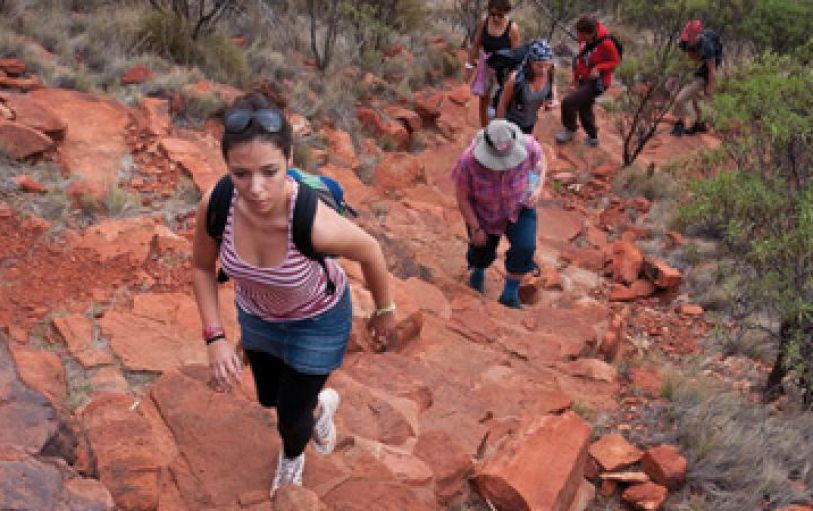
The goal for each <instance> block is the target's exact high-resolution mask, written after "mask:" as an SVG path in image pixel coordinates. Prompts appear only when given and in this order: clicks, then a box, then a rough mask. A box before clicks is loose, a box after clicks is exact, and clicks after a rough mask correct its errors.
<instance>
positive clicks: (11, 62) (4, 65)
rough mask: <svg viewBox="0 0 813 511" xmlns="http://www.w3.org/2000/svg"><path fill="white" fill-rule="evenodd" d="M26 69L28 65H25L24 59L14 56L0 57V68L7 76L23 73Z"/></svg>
mask: <svg viewBox="0 0 813 511" xmlns="http://www.w3.org/2000/svg"><path fill="white" fill-rule="evenodd" d="M27 69H28V66H26V64H25V61H23V60H20V59H14V58H6V59H0V70H2V71H3V72H4V73H6V74H7V75H8V76H13V77H17V76H22V75H24V74H25V72H26V70H27Z"/></svg>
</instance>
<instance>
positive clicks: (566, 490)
mask: <svg viewBox="0 0 813 511" xmlns="http://www.w3.org/2000/svg"><path fill="white" fill-rule="evenodd" d="M590 433H591V428H590V426H589V425H588V424H587V423H586V422H584V421H583V420H582V419H581V418H579V417H578V416H577V415H576V414H574V413H572V412H567V413H565V414H564V415H562V416H545V417H539V418H537V419H535V420H533V421H532V422H531V423H530V424H528V425H527V426H526V427H524V428H523V429H522V430H521V431H520V432H519V433H518V434H517V435H516V436H515V438H513V439H512V440H510V441H509V442H508V443H506V444H505V445H504V447H503V448H502V449H501V450H500V451H499V452H497V453H496V454H495V455H494V456H493V457H492V458H491V459H489V460H487V461H486V463H485V465H484V466H483V468H482V469H481V470H480V471H479V472H478V474H477V475H476V476H475V478H474V483H475V485H476V487H477V490H478V492H479V493H480V494H481V495H483V496H484V497H486V498H488V499H489V500H491V502H492V503H494V505H495V506H497V508H499V509H511V510H517V511H524V510H528V511H530V510H541V509H567V508H568V507H569V506H570V505H571V504H572V503H573V500H574V498H575V497H576V494H577V492H578V491H579V487H580V486H581V483H582V481H583V475H582V471H583V469H584V461H585V458H586V456H587V446H588V442H589V440H590ZM554 460H555V461H554Z"/></svg>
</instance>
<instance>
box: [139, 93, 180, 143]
mask: <svg viewBox="0 0 813 511" xmlns="http://www.w3.org/2000/svg"><path fill="white" fill-rule="evenodd" d="M138 109H139V111H140V112H141V114H142V115H143V116H144V120H145V123H146V129H147V133H149V134H150V135H153V136H164V135H169V130H170V127H171V126H172V120H171V119H170V116H169V101H167V100H166V99H162V98H142V99H141V101H139V102H138Z"/></svg>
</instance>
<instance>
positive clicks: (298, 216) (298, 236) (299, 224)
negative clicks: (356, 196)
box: [291, 183, 336, 295]
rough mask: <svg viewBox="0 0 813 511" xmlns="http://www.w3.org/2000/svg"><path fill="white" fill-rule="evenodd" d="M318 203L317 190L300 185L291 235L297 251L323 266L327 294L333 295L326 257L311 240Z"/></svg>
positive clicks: (333, 286)
mask: <svg viewBox="0 0 813 511" xmlns="http://www.w3.org/2000/svg"><path fill="white" fill-rule="evenodd" d="M318 201H319V198H318V195H317V192H316V190H314V189H313V188H311V187H310V186H308V185H307V184H304V183H299V191H298V192H297V194H296V202H295V203H294V218H293V225H292V226H291V231H292V232H291V235H292V237H293V239H294V245H296V248H297V250H299V251H300V252H301V253H302V255H304V256H305V257H307V258H308V259H312V260H314V261H316V262H317V263H319V264H320V265H321V266H322V269H323V270H324V271H325V278H326V280H327V284H326V286H325V287H326V292H327V294H329V295H332V294H334V293H335V292H336V284H335V283H334V282H333V280H331V278H330V274H329V273H328V271H327V263H326V262H325V255H324V254H320V253H318V252H316V250H315V249H314V248H313V241H312V240H311V234H312V232H313V220H314V219H315V218H316V208H317V206H318Z"/></svg>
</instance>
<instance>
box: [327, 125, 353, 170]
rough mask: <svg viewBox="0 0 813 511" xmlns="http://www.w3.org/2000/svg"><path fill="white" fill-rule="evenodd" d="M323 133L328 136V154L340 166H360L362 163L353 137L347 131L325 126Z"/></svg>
mask: <svg viewBox="0 0 813 511" xmlns="http://www.w3.org/2000/svg"><path fill="white" fill-rule="evenodd" d="M322 134H323V135H324V136H325V138H327V144H328V156H329V157H330V161H331V162H332V163H334V164H335V165H337V166H338V167H349V168H351V169H356V168H358V167H359V166H360V165H361V163H360V162H359V159H358V156H357V155H356V149H355V147H354V146H353V139H352V137H350V134H349V133H347V132H346V131H342V130H339V129H331V128H323V129H322Z"/></svg>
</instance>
